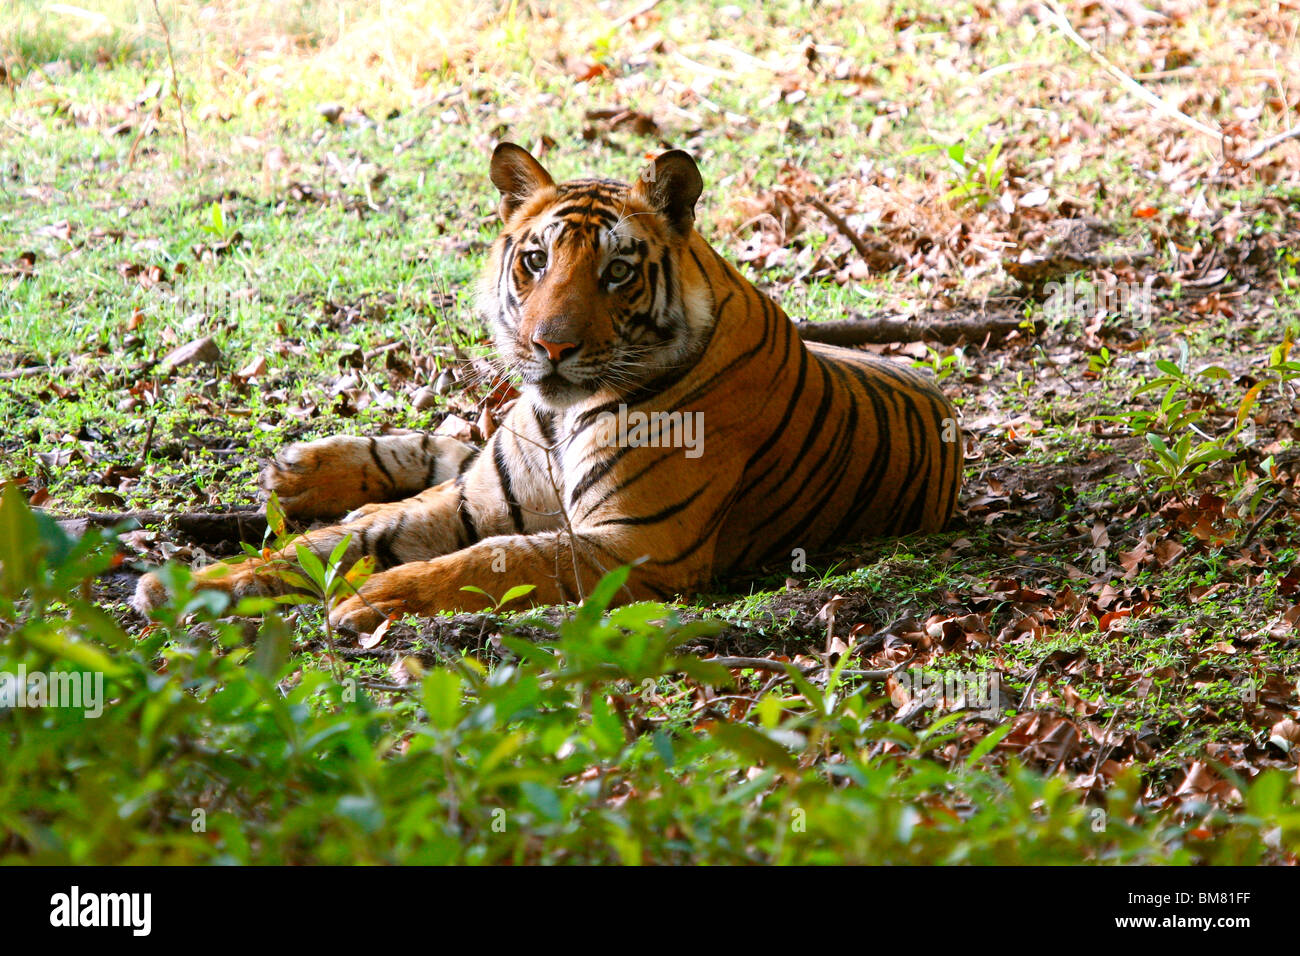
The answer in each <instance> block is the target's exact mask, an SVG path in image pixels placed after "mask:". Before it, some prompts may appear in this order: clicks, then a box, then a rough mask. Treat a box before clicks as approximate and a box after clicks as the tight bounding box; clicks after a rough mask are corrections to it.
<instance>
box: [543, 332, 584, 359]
mask: <svg viewBox="0 0 1300 956" xmlns="http://www.w3.org/2000/svg"><path fill="white" fill-rule="evenodd" d="M533 345H534V346H536V347H537V348H538V349H539V350H541V351H543V352H545V353H546V355H547V357H548V358H549V359H550V360H551V361H552V362H559V361H561V360H563V359H565V358H568V357H569V356H570V355H572V354H573V353H574V352H576V351H578V349H580V348H582V343H581V342H548V341H547V340H546V339H544V338H542V337H541V336H540V335H538V336H534V337H533Z"/></svg>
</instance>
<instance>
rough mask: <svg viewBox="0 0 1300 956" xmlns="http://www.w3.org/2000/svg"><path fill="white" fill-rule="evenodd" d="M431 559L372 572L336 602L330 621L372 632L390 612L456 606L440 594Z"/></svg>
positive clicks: (421, 611)
mask: <svg viewBox="0 0 1300 956" xmlns="http://www.w3.org/2000/svg"><path fill="white" fill-rule="evenodd" d="M431 563H432V562H428V561H417V562H413V563H411V564H403V565H400V566H399V567H396V568H392V569H391V570H388V571H381V572H379V573H378V574H375V575H373V576H372V577H371V578H370V579H369V580H368V581H366V583H365V584H363V585H362V586H361V589H360V590H359V591H357V593H356V594H354V595H352V597H350V598H347V599H346V600H344V601H342V602H340V603H339V604H337V605H335V606H334V610H333V611H331V612H330V623H331V624H333V625H334V626H336V627H340V626H341V627H349V628H351V629H352V630H354V631H357V632H359V633H363V634H369V633H371V632H373V631H374V629H375V628H377V627H378V626H379V625H380V624H381V623H383V621H384V619H385V618H386V617H389V616H390V615H395V614H396V615H400V614H425V615H428V614H435V613H437V612H438V611H441V610H455V608H453V607H452V606H450V605H449V604H448V602H447V601H446V600H445V598H444V597H443V596H440V593H439V592H440V590H441V589H440V587H439V581H438V580H435V579H434V571H433V569H432V568H431V567H430V565H431Z"/></svg>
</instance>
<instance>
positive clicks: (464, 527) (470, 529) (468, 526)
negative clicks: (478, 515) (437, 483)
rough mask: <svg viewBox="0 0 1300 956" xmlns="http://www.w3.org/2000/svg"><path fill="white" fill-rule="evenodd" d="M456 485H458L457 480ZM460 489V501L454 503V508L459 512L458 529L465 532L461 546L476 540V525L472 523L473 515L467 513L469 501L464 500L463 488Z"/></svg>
mask: <svg viewBox="0 0 1300 956" xmlns="http://www.w3.org/2000/svg"><path fill="white" fill-rule="evenodd" d="M457 485H460V482H459V480H458V481H457ZM458 490H459V491H460V502H459V504H457V505H456V510H457V511H458V512H459V513H460V530H461V531H463V532H464V533H465V544H463V545H461V547H465V546H467V545H471V544H473V543H474V542H475V541H477V540H478V526H477V525H476V524H475V523H474V516H473V515H472V514H470V513H469V502H468V501H466V500H465V489H464V488H463V487H461V488H459V489H458Z"/></svg>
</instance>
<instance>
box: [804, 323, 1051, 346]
mask: <svg viewBox="0 0 1300 956" xmlns="http://www.w3.org/2000/svg"><path fill="white" fill-rule="evenodd" d="M1031 326H1032V328H1031ZM795 327H796V328H797V329H798V330H799V337H800V338H801V339H803V340H804V341H805V342H823V343H825V344H827V345H886V344H888V343H891V342H924V341H931V342H942V343H943V344H945V345H955V344H957V343H959V342H963V341H965V342H982V341H984V340H985V339H986V338H987V339H988V340H990V341H995V342H996V341H1001V340H1002V339H1005V338H1007V337H1008V336H1010V335H1012V334H1013V333H1016V332H1019V333H1022V334H1028V333H1029V332H1031V331H1032V332H1034V333H1038V332H1040V331H1041V330H1042V323H1041V322H1039V321H1034V322H1029V321H1028V320H1026V319H1024V318H1021V317H1017V316H985V317H980V318H974V319H969V318H963V319H953V320H940V321H935V322H917V321H909V320H908V319H906V318H904V317H899V316H864V317H861V318H855V319H843V320H835V321H831V322H800V323H798V324H797V325H796V326H795Z"/></svg>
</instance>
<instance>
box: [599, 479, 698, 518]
mask: <svg viewBox="0 0 1300 956" xmlns="http://www.w3.org/2000/svg"><path fill="white" fill-rule="evenodd" d="M705 487H707V486H705V485H701V486H700V487H698V488H696V489H695V491H694V492H693V493H691V494H690V495H687V496H686V497H685V498H683V499H682V500H681V501H679V502H677V503H676V504H671V505H669V506H668V507H666V508H662V509H660V510H659V511H656V512H655V513H654V514H649V515H640V516H638V517H634V518H631V517H630V518H606V519H605V520H604V521H601V522H598V523H597V524H596V527H598V528H599V527H602V526H603V525H607V524H615V525H645V524H658V523H659V522H661V521H665V520H667V519H668V518H671V517H672V516H673V515H675V514H677V513H679V512H681V511H685V510H686V509H687V508H689V507H690V506H691V503H692V502H693V501H695V499H696V498H698V497H699V496H700V495H701V494H703V493H704V489H705Z"/></svg>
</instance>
